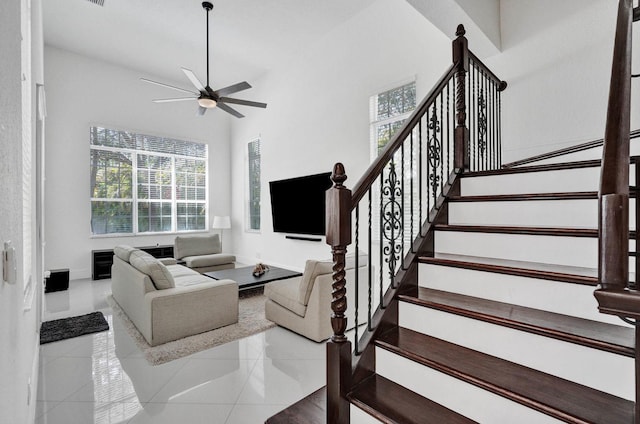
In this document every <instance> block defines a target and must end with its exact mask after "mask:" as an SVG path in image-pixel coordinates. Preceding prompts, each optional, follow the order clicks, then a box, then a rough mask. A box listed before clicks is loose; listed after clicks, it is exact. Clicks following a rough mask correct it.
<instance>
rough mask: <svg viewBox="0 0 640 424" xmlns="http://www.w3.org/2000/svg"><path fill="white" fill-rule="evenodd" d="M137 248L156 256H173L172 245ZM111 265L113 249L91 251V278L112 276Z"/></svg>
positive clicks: (97, 278) (98, 278)
mask: <svg viewBox="0 0 640 424" xmlns="http://www.w3.org/2000/svg"><path fill="white" fill-rule="evenodd" d="M136 249H140V250H144V251H145V252H147V253H149V254H150V255H151V256H153V257H156V258H173V246H172V245H165V246H144V247H136ZM111 265H113V249H104V250H92V251H91V279H93V280H101V279H103V278H111Z"/></svg>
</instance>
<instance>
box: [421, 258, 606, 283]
mask: <svg viewBox="0 0 640 424" xmlns="http://www.w3.org/2000/svg"><path fill="white" fill-rule="evenodd" d="M434 257H435V258H439V259H450V260H453V261H460V262H477V263H480V264H488V265H498V266H507V267H511V268H524V269H532V270H538V271H550V272H556V273H560V274H571V275H582V276H585V277H594V278H595V277H597V276H598V269H597V268H585V267H579V266H572V265H558V264H545V263H542V262H531V261H518V260H515V259H504V258H487V257H482V256H471V255H459V254H456V253H442V252H436V253H434Z"/></svg>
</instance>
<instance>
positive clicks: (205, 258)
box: [182, 253, 236, 268]
mask: <svg viewBox="0 0 640 424" xmlns="http://www.w3.org/2000/svg"><path fill="white" fill-rule="evenodd" d="M182 260H183V261H185V262H186V264H187V266H188V267H189V268H200V267H205V266H214V265H224V264H228V263H232V262H235V260H236V257H235V256H233V255H229V254H226V253H216V254H211V255H200V256H187V257H184V258H182Z"/></svg>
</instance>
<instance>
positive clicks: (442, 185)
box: [438, 92, 444, 194]
mask: <svg viewBox="0 0 640 424" xmlns="http://www.w3.org/2000/svg"><path fill="white" fill-rule="evenodd" d="M443 100H444V96H443V95H442V92H441V93H440V153H439V154H438V159H439V160H440V192H439V193H438V194H440V193H442V190H443V187H444V157H443V154H444V150H443V149H442V141H443V138H442V127H443V122H442V113H443V111H444V108H443V106H442V102H443Z"/></svg>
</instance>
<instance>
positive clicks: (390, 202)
mask: <svg viewBox="0 0 640 424" xmlns="http://www.w3.org/2000/svg"><path fill="white" fill-rule="evenodd" d="M383 185H384V188H383V194H384V195H385V196H386V199H385V203H384V205H383V207H382V213H383V219H384V223H383V230H384V232H383V237H384V240H386V243H385V246H384V247H383V249H382V251H383V253H384V255H385V256H386V258H385V262H387V264H388V270H389V283H390V286H391V287H394V288H395V285H394V284H393V280H394V276H395V275H396V266H397V263H398V259H399V258H400V252H401V251H402V219H401V216H402V207H401V206H400V203H399V199H400V200H401V199H402V189H401V185H400V181H399V180H398V174H397V172H396V163H395V162H394V161H391V162H390V163H389V174H388V176H387V178H386V179H385V180H384V184H383ZM398 239H400V241H399V240H398Z"/></svg>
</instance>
